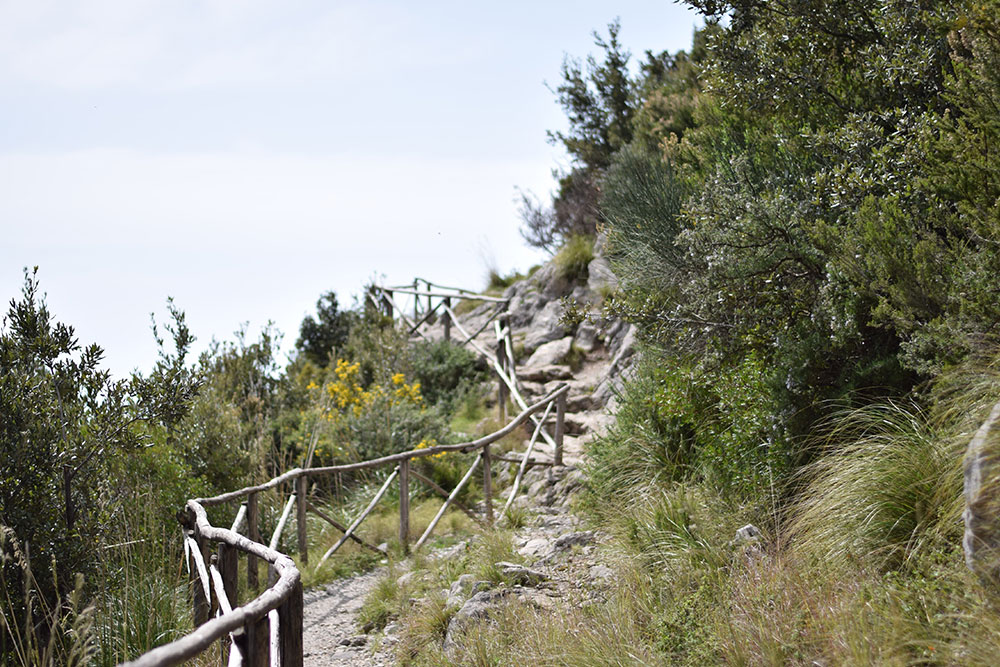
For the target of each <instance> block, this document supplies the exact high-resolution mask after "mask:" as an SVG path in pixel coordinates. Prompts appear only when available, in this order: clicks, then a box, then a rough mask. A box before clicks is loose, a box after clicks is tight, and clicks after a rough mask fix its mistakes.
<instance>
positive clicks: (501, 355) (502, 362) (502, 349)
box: [497, 338, 510, 423]
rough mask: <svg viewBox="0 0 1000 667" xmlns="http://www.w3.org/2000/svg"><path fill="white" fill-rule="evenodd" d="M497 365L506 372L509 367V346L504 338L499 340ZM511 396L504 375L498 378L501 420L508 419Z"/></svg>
mask: <svg viewBox="0 0 1000 667" xmlns="http://www.w3.org/2000/svg"><path fill="white" fill-rule="evenodd" d="M497 367H499V368H500V369H501V370H502V371H503V372H504V373H506V372H507V371H508V368H507V346H506V345H505V344H504V340H503V338H501V339H500V340H498V341H497ZM509 396H510V389H508V388H507V383H506V382H504V381H503V378H502V377H498V378H497V413H498V415H499V417H500V422H501V423H503V422H506V421H507V399H508V397H509Z"/></svg>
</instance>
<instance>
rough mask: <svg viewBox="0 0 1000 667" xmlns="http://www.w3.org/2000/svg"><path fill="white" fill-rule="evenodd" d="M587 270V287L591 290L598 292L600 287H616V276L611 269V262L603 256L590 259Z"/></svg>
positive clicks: (614, 288)
mask: <svg viewBox="0 0 1000 667" xmlns="http://www.w3.org/2000/svg"><path fill="white" fill-rule="evenodd" d="M587 271H588V277H587V287H588V288H589V289H590V290H591V291H592V292H599V291H600V290H601V289H602V288H603V289H609V290H616V289H618V276H616V275H615V272H614V271H612V270H611V263H610V262H609V261H608V260H607V259H605V258H604V257H595V258H594V259H593V260H591V262H590V264H589V265H588V266H587Z"/></svg>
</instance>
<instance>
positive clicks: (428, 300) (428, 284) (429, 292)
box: [424, 280, 431, 313]
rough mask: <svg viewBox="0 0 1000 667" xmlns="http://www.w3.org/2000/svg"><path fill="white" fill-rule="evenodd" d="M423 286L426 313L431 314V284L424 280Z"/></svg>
mask: <svg viewBox="0 0 1000 667" xmlns="http://www.w3.org/2000/svg"><path fill="white" fill-rule="evenodd" d="M424 284H425V285H427V312H428V313H429V312H431V282H430V281H429V280H425V281H424Z"/></svg>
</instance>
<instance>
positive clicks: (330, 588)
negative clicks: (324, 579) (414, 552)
mask: <svg viewBox="0 0 1000 667" xmlns="http://www.w3.org/2000/svg"><path fill="white" fill-rule="evenodd" d="M382 572H383V568H379V569H376V570H373V571H371V572H367V573H365V574H359V575H356V576H354V577H349V578H347V579H340V580H338V581H335V582H333V583H331V584H327V585H326V586H322V587H320V588H314V589H312V590H309V591H306V593H305V596H304V600H303V601H304V603H305V614H304V617H305V618H304V624H303V628H302V641H303V644H304V658H305V664H306V665H307V667H333V666H339V665H351V666H359V667H360V666H362V665H364V666H365V667H368V666H381V665H392V664H394V662H395V661H394V660H393V657H392V647H391V646H389V645H382V646H380V647H378V650H376V651H372V650H371V647H369V646H368V637H367V636H365V635H363V634H361V630H360V629H359V628H358V626H357V621H356V619H357V614H358V610H360V609H361V605H362V604H363V603H364V601H365V596H366V595H368V591H370V590H371V589H372V587H373V586H374V585H375V581H376V579H378V577H379V575H380V574H381V573H382Z"/></svg>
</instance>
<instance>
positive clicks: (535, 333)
mask: <svg viewBox="0 0 1000 667" xmlns="http://www.w3.org/2000/svg"><path fill="white" fill-rule="evenodd" d="M562 315H563V307H562V304H560V303H559V302H558V301H549V302H548V303H546V304H545V306H543V307H542V309H541V310H538V311H537V312H535V314H534V316H533V317H532V318H531V323H530V328H529V329H528V332H527V334H526V335H525V337H524V351H525V352H526V353H528V354H531V353H532V352H534V351H535V350H537V349H538V348H539V347H540V346H542V345H544V344H545V343H548V342H550V341H553V340H558V339H560V338H562V337H563V336H565V335H566V333H567V331H566V327H564V326H563V325H562V324H561V323H560V322H559V319H560V318H561V317H562Z"/></svg>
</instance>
